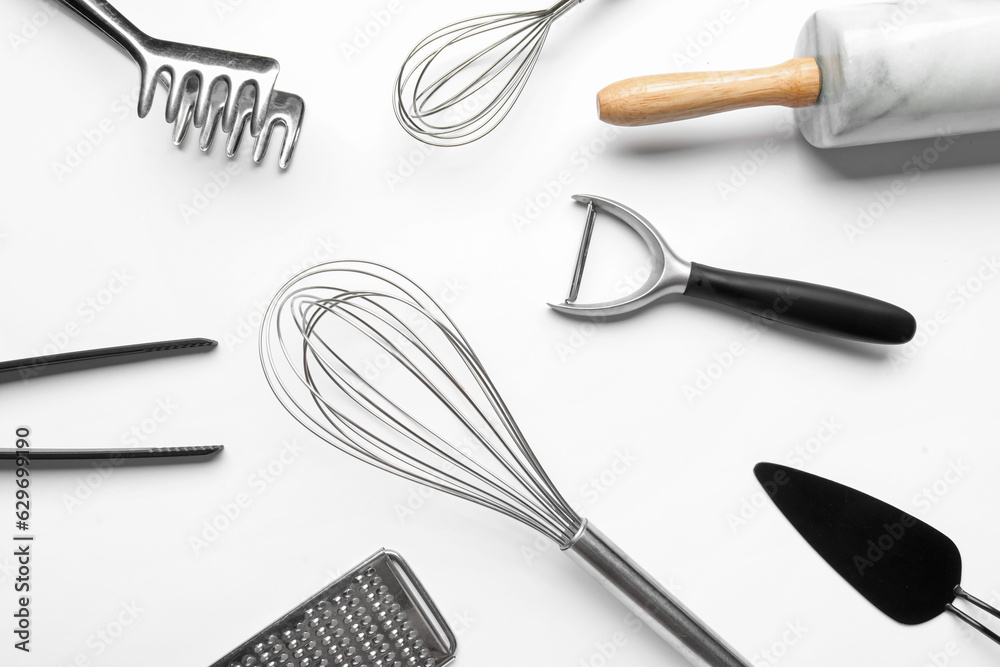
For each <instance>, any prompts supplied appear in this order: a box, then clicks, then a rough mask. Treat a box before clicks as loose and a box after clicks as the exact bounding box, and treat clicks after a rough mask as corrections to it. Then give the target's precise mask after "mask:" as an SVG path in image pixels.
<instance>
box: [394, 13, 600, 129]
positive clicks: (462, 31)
mask: <svg viewBox="0 0 1000 667" xmlns="http://www.w3.org/2000/svg"><path fill="white" fill-rule="evenodd" d="M581 2H583V0H559V2H557V3H556V4H554V5H552V7H550V8H548V9H544V10H539V11H534V12H511V13H504V14H489V15H486V16H478V17H476V18H471V19H466V20H464V21H458V22H457V23H452V24H450V25H447V26H445V27H443V28H441V29H440V30H438V31H436V32H433V33H431V34H430V35H428V36H427V37H425V38H424V39H423V40H421V42H420V43H419V44H417V46H416V47H415V48H414V49H413V51H411V52H410V55H408V56H407V57H406V60H405V61H404V62H403V67H402V68H401V69H400V70H399V75H398V76H397V77H396V87H395V90H394V94H393V107H394V108H395V112H396V118H397V120H399V123H400V125H402V126H403V129H405V130H406V131H407V132H409V133H410V135H411V136H413V137H415V138H417V139H419V140H420V141H422V142H424V143H426V144H430V145H432V146H461V145H463V144H468V143H471V142H473V141H475V140H477V139H480V138H482V137H484V136H486V135H487V134H489V133H490V132H492V131H493V130H494V129H495V128H496V126H497V125H499V124H500V122H501V121H503V119H504V118H506V117H507V114H508V113H510V110H511V108H512V107H513V106H514V103H515V102H517V99H518V97H520V95H521V91H522V90H524V86H525V84H527V83H528V78H529V77H530V76H531V72H532V70H533V69H534V68H535V63H536V62H538V57H539V55H541V52H542V47H543V46H544V45H545V39H546V37H548V35H549V28H550V27H551V26H552V22H553V21H555V20H556V19H557V18H559V17H560V16H562V15H563V14H565V13H566V12H567V11H569V10H570V9H571V8H572V7H574V6H576V5H578V4H580V3H581Z"/></svg>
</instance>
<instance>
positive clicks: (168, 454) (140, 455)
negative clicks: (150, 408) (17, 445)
mask: <svg viewBox="0 0 1000 667" xmlns="http://www.w3.org/2000/svg"><path fill="white" fill-rule="evenodd" d="M223 449H224V447H223V446H222V445H195V446H192V447H137V448H129V449H104V448H102V449H9V448H4V449H0V461H14V460H16V459H18V458H20V457H27V458H29V459H31V461H32V462H35V461H125V460H129V461H131V460H139V459H181V458H182V459H189V458H201V457H204V458H208V457H210V456H215V455H216V454H218V453H219V452H221V451H222V450H223Z"/></svg>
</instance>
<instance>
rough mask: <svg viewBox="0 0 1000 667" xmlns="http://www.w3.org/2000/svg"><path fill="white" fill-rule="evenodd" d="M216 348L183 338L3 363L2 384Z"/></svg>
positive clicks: (213, 344)
mask: <svg viewBox="0 0 1000 667" xmlns="http://www.w3.org/2000/svg"><path fill="white" fill-rule="evenodd" d="M216 346H218V343H217V342H216V341H214V340H211V339H209V338H181V339H178V340H165V341H159V342H156V343H143V344H141V345H120V346H118V347H104V348H101V349H98V350H83V351H80V352H62V353H60V354H51V355H44V356H41V357H29V358H27V359H15V360H13V361H0V382H11V381H14V380H30V379H32V378H36V377H41V376H43V375H52V374H54V373H65V372H68V371H78V370H86V369H88V368H99V367H102V366H111V365H113V364H122V363H128V362H131V361H142V360H145V359H156V358H160V357H173V356H177V355H181V354H190V353H194V352H207V351H209V350H213V349H215V348H216Z"/></svg>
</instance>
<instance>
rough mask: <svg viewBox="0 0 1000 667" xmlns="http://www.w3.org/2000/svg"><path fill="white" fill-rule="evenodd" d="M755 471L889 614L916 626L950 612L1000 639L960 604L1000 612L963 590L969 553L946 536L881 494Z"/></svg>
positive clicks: (832, 560)
mask: <svg viewBox="0 0 1000 667" xmlns="http://www.w3.org/2000/svg"><path fill="white" fill-rule="evenodd" d="M754 474H755V475H756V476H757V481H759V482H760V484H761V486H763V487H764V490H765V491H766V492H767V494H768V496H769V497H770V498H771V500H772V501H774V504H775V505H776V506H777V507H778V509H779V510H780V511H781V513H782V514H784V515H785V518H786V519H788V521H789V522H790V523H791V524H792V525H793V526H794V527H795V529H796V530H798V531H799V534H800V535H802V537H803V538H804V539H805V540H806V542H808V543H809V545H810V546H811V547H812V548H813V549H815V550H816V552H817V553H818V554H819V555H820V556H821V557H822V558H823V560H825V561H826V562H827V563H828V564H829V565H830V567H832V568H833V569H834V570H836V571H837V573H839V574H840V576H841V577H843V578H844V579H845V580H847V583H849V584H850V585H851V586H853V587H854V589H855V590H856V591H858V593H860V594H861V595H862V596H864V598H865V599H866V600H868V601H869V602H871V603H872V604H873V605H875V607H877V608H878V609H879V610H881V611H882V613H884V614H885V615H886V616H888V617H890V618H892V619H893V620H895V621H898V622H899V623H905V624H907V625H916V624H918V623H924V622H926V621H929V620H931V619H933V618H935V617H937V616H939V615H940V614H942V613H943V612H945V611H950V612H952V613H953V614H956V615H957V616H959V618H961V619H962V620H964V621H966V622H967V623H969V624H970V625H972V626H973V627H975V628H976V629H977V630H979V631H980V632H982V633H983V634H985V635H986V636H988V637H989V638H990V639H992V640H993V641H995V642H997V643H998V644H1000V636H998V635H997V634H995V633H993V632H992V631H990V630H989V629H987V628H985V627H984V626H983V625H982V624H981V623H980V622H979V621H977V620H975V619H974V618H972V617H971V616H969V615H968V614H966V613H965V612H963V611H961V610H960V609H957V608H956V607H955V606H954V602H955V599H956V598H962V599H964V600H967V601H968V602H970V603H971V604H973V605H975V606H977V607H979V608H980V609H983V610H985V611H987V612H989V613H990V614H992V615H994V616H996V617H998V618H1000V612H998V611H997V610H996V609H994V608H993V607H991V606H990V605H988V604H986V603H985V602H983V601H982V600H979V599H977V598H975V597H973V596H971V595H969V594H968V593H966V592H965V591H964V590H963V589H962V587H961V585H960V584H961V581H962V556H961V554H960V553H959V551H958V547H957V546H955V543H954V542H952V541H951V540H950V539H949V538H948V536H947V535H945V534H943V533H941V532H940V531H938V530H937V529H935V528H932V527H931V526H929V525H927V524H926V523H924V522H923V521H921V520H919V519H917V518H915V517H913V516H911V515H910V514H907V513H906V512H904V511H903V510H901V509H899V508H896V507H893V506H892V505H889V504H888V503H884V502H882V501H881V500H879V499H877V498H873V497H871V496H869V495H867V494H865V493H861V492H860V491H857V490H855V489H852V488H850V487H847V486H844V485H843V484H838V483H836V482H832V481H830V480H828V479H824V478H822V477H818V476H816V475H811V474H809V473H806V472H802V471H801V470H798V469H796V468H789V467H787V466H782V465H778V464H775V463H758V464H757V465H756V466H755V467H754Z"/></svg>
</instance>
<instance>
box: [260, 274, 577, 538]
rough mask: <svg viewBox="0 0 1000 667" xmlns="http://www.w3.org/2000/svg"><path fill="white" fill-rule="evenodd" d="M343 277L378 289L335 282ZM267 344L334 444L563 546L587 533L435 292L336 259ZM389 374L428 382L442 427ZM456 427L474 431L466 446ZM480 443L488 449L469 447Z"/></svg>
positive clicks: (272, 312)
mask: <svg viewBox="0 0 1000 667" xmlns="http://www.w3.org/2000/svg"><path fill="white" fill-rule="evenodd" d="M334 277H336V278H337V279H338V280H340V279H343V280H344V281H345V282H369V283H376V285H377V287H376V288H368V287H366V288H351V287H347V286H344V287H340V286H330V285H329V284H324V283H328V282H331V281H329V280H327V279H330V278H334ZM332 333H336V334H337V337H336V342H334V341H332V340H330V339H329V337H330V336H331V334H332ZM341 334H345V335H341ZM358 334H360V336H358ZM349 339H357V340H360V341H361V342H362V343H363V344H364V347H365V348H368V349H369V350H371V349H374V350H375V351H376V352H377V354H378V355H380V357H381V358H384V360H385V361H386V363H384V364H382V366H384V367H385V370H384V371H382V373H380V374H374V375H373V374H372V373H370V372H369V370H370V369H369V367H368V366H367V365H366V364H365V358H364V357H356V356H354V355H352V354H350V351H351V350H352V349H353V348H352V347H351V346H350V345H348V344H347V343H348V342H350V340H349ZM432 340H433V342H431V341H432ZM259 344H260V354H261V361H262V365H263V367H264V372H265V376H266V377H267V381H268V383H269V385H270V386H271V389H272V391H274V393H275V395H276V396H277V397H278V399H279V400H280V401H281V403H282V405H284V407H285V408H286V409H287V410H288V411H289V412H290V413H291V414H292V415H293V416H294V417H295V418H296V419H297V420H298V421H299V422H300V423H302V424H303V425H304V426H306V427H307V428H309V430H310V431H312V432H313V433H314V434H316V435H317V436H319V437H320V438H322V439H324V440H325V441H326V442H328V443H330V444H332V445H334V446H336V447H337V448H339V449H341V450H343V451H345V452H346V453H348V454H351V455H352V456H354V457H355V458H356V459H359V460H361V461H364V462H366V463H369V464H371V465H374V466H375V467H377V468H379V469H381V470H383V471H386V472H391V473H393V474H395V475H397V476H400V477H403V478H404V479H408V480H410V481H413V482H417V483H420V484H424V485H427V486H429V487H431V488H434V489H437V490H439V491H443V492H446V493H449V494H452V495H455V496H457V497H460V498H463V499H465V500H469V501H471V502H475V503H477V504H479V505H482V506H484V507H488V508H490V509H493V510H495V511H497V512H500V513H502V514H505V515H507V516H509V517H511V518H513V519H515V520H517V521H520V522H521V523H523V524H525V525H527V526H529V527H531V528H533V529H535V530H537V531H539V532H541V533H542V534H544V535H546V536H548V537H550V538H551V539H553V540H554V541H556V542H557V543H559V544H560V545H561V546H566V545H568V544H570V542H571V541H572V539H573V538H574V536H575V535H576V534H577V533H578V531H579V529H580V526H581V525H582V524H583V520H582V519H581V518H580V517H579V516H578V515H577V514H576V512H575V511H574V510H573V509H572V508H571V507H570V505H569V504H568V503H567V502H566V500H565V499H564V498H563V497H562V496H561V495H560V494H559V492H558V491H557V490H556V488H555V486H554V485H553V484H552V481H551V480H550V479H549V477H548V475H547V474H546V473H545V471H544V469H543V468H542V467H541V464H540V463H539V461H538V460H537V458H536V457H535V455H534V453H533V452H532V451H531V449H530V448H529V446H528V444H527V441H526V440H525V438H524V435H523V434H522V432H521V431H520V429H519V428H518V426H517V424H516V423H515V422H514V419H513V416H512V415H511V412H510V410H509V408H508V407H507V405H506V404H505V403H504V401H503V399H502V398H501V396H500V394H499V392H498V391H497V389H496V387H495V386H494V384H493V382H492V380H491V379H490V378H489V375H488V374H487V373H486V371H485V369H484V368H483V365H482V363H481V361H480V360H479V358H478V357H477V356H476V354H475V352H474V351H473V350H472V348H471V346H469V344H468V342H467V341H466V340H465V337H464V336H463V335H462V333H461V332H460V331H459V330H458V328H457V327H456V326H455V323H454V322H453V321H452V320H451V319H450V318H449V317H448V315H447V314H446V313H444V311H443V310H442V309H441V307H440V306H439V305H438V304H437V302H435V301H434V299H433V298H432V297H431V296H430V295H429V294H428V293H427V292H425V291H424V290H422V289H421V288H419V287H418V286H416V285H415V284H413V283H412V282H411V281H409V280H408V279H406V278H405V277H404V276H402V275H401V274H399V273H398V272H395V271H393V270H391V269H388V268H387V267H384V266H381V265H378V264H374V263H369V262H332V263H329V264H326V265H321V266H319V267H314V268H313V269H309V270H307V271H305V272H303V273H301V274H299V275H298V276H296V277H294V278H293V279H292V280H290V281H289V282H288V283H286V284H285V285H284V287H282V289H281V290H280V291H279V292H278V294H277V295H275V297H274V299H273V300H272V302H271V304H270V305H269V307H268V309H267V311H266V313H265V315H264V321H263V324H262V328H261V336H260V343H259ZM277 350H280V353H276V352H277ZM445 357H448V360H447V361H446V359H445ZM452 361H454V364H452V363H451V362H452ZM390 364H391V367H390ZM394 373H395V374H394ZM386 376H391V377H386ZM407 378H408V379H407ZM390 380H397V381H405V382H408V383H411V384H412V383H413V382H416V383H418V384H419V385H420V386H422V387H423V388H424V389H426V390H428V392H429V394H428V393H424V396H429V397H431V398H433V399H435V401H434V402H435V403H437V404H439V409H438V412H439V413H440V414H439V415H437V416H439V417H444V422H443V424H441V425H439V424H438V423H437V422H433V423H432V422H431V421H428V420H420V419H417V418H416V417H415V416H414V415H415V413H416V412H417V411H416V410H414V409H413V408H411V407H409V406H407V405H405V402H404V400H403V397H405V396H409V395H411V394H412V392H400V393H398V394H397V393H395V392H393V391H392V388H393V385H392V383H391V382H390ZM410 400H411V401H414V400H416V399H414V398H412V397H411V398H410ZM440 406H443V408H444V410H443V411H441V410H440ZM442 425H443V426H446V427H447V428H446V430H444V431H442V430H441V428H440V426H442ZM452 432H456V433H461V434H464V437H463V438H460V439H458V444H456V439H455V438H454V437H450V438H449V436H450V435H451V434H452ZM469 442H471V443H473V444H475V445H477V447H478V450H477V449H472V448H470V447H467V446H462V443H469Z"/></svg>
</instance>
